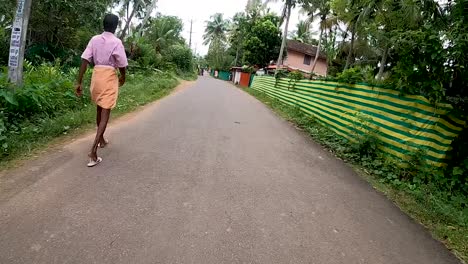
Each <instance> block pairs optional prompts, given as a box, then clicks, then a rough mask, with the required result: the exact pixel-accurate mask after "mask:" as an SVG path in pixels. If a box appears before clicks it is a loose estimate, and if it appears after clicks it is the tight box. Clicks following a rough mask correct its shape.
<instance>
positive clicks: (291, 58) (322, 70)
mask: <svg viewBox="0 0 468 264" xmlns="http://www.w3.org/2000/svg"><path fill="white" fill-rule="evenodd" d="M304 56H305V55H304V54H302V53H299V52H296V51H292V50H288V56H287V57H286V60H285V61H284V65H285V66H289V67H291V68H295V69H300V70H302V71H305V72H310V71H311V70H312V64H314V56H312V60H311V62H310V65H306V64H304ZM314 72H315V73H316V74H318V75H322V76H325V75H327V61H326V60H324V59H319V60H318V61H317V65H316V66H315V70H314Z"/></svg>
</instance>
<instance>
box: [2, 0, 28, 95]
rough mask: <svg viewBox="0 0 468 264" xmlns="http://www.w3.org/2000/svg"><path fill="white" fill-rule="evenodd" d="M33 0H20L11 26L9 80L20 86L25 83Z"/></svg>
mask: <svg viewBox="0 0 468 264" xmlns="http://www.w3.org/2000/svg"><path fill="white" fill-rule="evenodd" d="M31 4H32V0H18V6H17V7H16V13H15V19H14V20H13V26H12V27H11V39H10V53H9V58H8V80H9V81H10V82H12V83H14V84H16V85H18V86H20V85H22V84H23V62H24V50H25V48H26V35H27V32H28V23H29V15H30V13H31Z"/></svg>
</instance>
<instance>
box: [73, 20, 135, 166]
mask: <svg viewBox="0 0 468 264" xmlns="http://www.w3.org/2000/svg"><path fill="white" fill-rule="evenodd" d="M103 24H104V33H102V34H100V35H97V36H94V37H93V38H91V40H90V41H89V43H88V46H87V47H86V49H85V51H84V52H83V54H82V55H81V58H82V63H81V67H80V72H79V76H78V82H77V85H76V94H77V95H78V96H81V95H82V94H83V89H82V83H83V76H84V73H85V72H86V69H87V67H88V64H90V63H92V64H94V69H93V75H92V78H91V87H90V90H91V99H92V100H93V102H94V103H95V104H96V105H97V111H96V125H97V132H96V138H95V139H94V143H93V146H92V147H91V151H90V153H89V155H88V156H89V163H88V167H94V166H96V165H98V164H99V163H101V162H102V158H101V157H98V155H97V149H98V147H101V148H104V147H105V146H106V145H107V144H108V143H109V142H108V141H107V140H106V139H105V138H104V132H105V131H106V127H107V123H108V121H109V117H110V112H111V109H113V108H114V107H115V106H116V104H117V98H118V95H119V86H122V85H124V83H125V68H126V67H127V65H128V62H127V56H126V54H125V49H124V46H123V44H122V41H121V40H120V39H118V38H117V37H115V36H114V33H115V30H116V29H117V26H118V24H119V18H118V17H117V16H116V15H113V14H108V15H106V16H105V17H104V23H103ZM117 68H118V69H119V71H120V78H119V77H118V75H117V72H116V69H117Z"/></svg>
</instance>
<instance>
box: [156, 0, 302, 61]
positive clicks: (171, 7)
mask: <svg viewBox="0 0 468 264" xmlns="http://www.w3.org/2000/svg"><path fill="white" fill-rule="evenodd" d="M279 2H281V1H279ZM246 4H247V0H197V1H194V0H159V1H158V6H157V12H160V13H162V14H164V15H173V16H178V17H180V18H181V19H182V20H183V22H184V37H185V38H186V39H187V42H188V39H189V36H190V20H193V33H192V49H194V50H195V51H196V52H197V53H199V54H201V55H205V54H206V53H207V51H208V47H206V46H203V32H204V31H205V24H206V21H207V20H209V19H210V16H211V15H213V14H215V13H223V14H224V17H225V18H232V17H233V16H234V14H236V13H237V12H242V11H244V9H245V6H246ZM269 7H270V8H271V10H272V11H274V12H276V13H278V14H279V13H280V11H281V3H275V4H269ZM299 16H300V14H299V12H298V10H294V12H293V14H292V15H291V22H290V24H289V28H290V30H289V31H293V30H295V28H296V24H297V23H298V21H299Z"/></svg>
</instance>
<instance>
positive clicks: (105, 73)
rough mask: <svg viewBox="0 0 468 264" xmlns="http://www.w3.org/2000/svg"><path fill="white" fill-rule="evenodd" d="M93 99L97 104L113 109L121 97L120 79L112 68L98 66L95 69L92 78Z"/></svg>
mask: <svg viewBox="0 0 468 264" xmlns="http://www.w3.org/2000/svg"><path fill="white" fill-rule="evenodd" d="M90 88H91V99H92V100H93V102H94V103H95V104H97V105H98V106H100V107H102V108H104V109H112V108H114V107H115V106H116V104H117V98H118V97H119V78H118V76H117V72H116V70H115V68H114V67H112V66H103V65H97V66H95V67H94V69H93V76H92V78H91V87H90Z"/></svg>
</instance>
